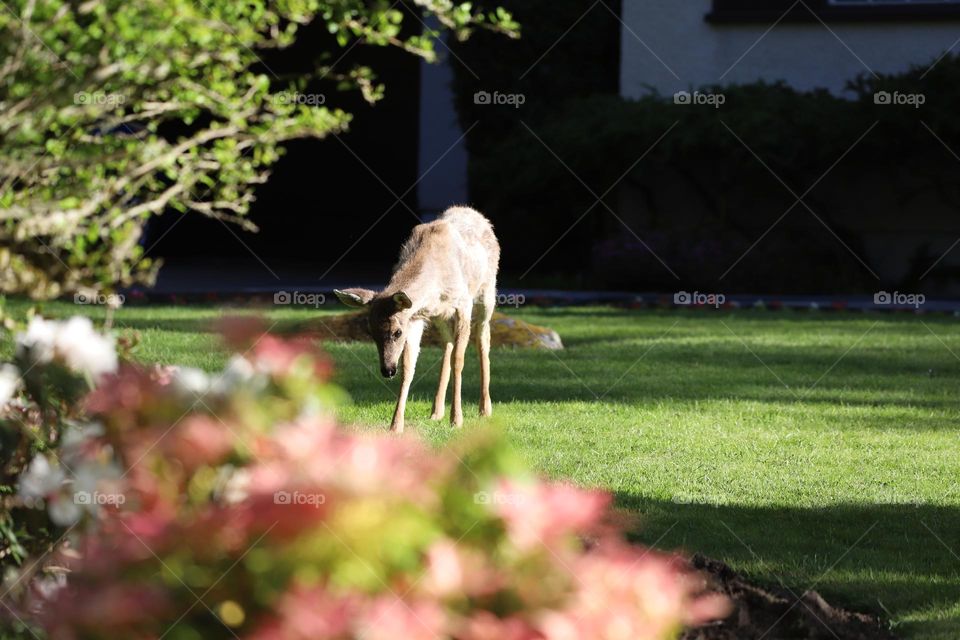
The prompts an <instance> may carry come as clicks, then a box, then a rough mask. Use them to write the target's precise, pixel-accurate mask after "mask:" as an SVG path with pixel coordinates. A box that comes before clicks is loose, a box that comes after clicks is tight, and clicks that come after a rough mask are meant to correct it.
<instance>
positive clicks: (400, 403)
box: [390, 320, 423, 433]
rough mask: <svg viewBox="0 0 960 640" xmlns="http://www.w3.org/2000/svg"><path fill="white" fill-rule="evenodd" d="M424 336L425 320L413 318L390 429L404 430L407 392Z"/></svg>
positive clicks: (408, 391)
mask: <svg viewBox="0 0 960 640" xmlns="http://www.w3.org/2000/svg"><path fill="white" fill-rule="evenodd" d="M421 337H423V321H422V320H413V321H411V322H410V324H409V325H408V327H407V341H406V343H405V344H404V346H403V379H402V381H401V382H400V395H399V396H398V397H397V408H396V409H395V410H394V412H393V421H392V422H391V423H390V430H391V431H396V432H397V433H402V432H403V414H404V412H405V411H406V409H407V394H408V393H410V385H411V384H412V383H413V372H414V371H415V370H416V368H417V356H419V355H420V338H421Z"/></svg>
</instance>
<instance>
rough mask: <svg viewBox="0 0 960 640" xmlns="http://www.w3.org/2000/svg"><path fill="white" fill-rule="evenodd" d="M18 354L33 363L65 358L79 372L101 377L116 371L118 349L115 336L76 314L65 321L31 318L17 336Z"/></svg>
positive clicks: (66, 363) (70, 366)
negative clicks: (108, 334)
mask: <svg viewBox="0 0 960 640" xmlns="http://www.w3.org/2000/svg"><path fill="white" fill-rule="evenodd" d="M16 342H17V350H16V353H17V357H18V358H24V359H26V360H28V361H29V362H31V363H39V364H46V363H48V362H51V361H52V360H54V359H58V360H60V361H62V362H63V363H64V364H65V365H66V366H67V367H69V368H70V369H72V370H73V371H76V372H77V373H81V374H85V375H89V376H90V377H91V378H94V379H96V378H99V377H100V376H102V375H103V374H105V373H109V372H112V371H116V370H117V350H116V345H115V341H114V338H113V336H104V335H101V334H99V333H97V331H96V330H95V329H94V327H93V322H91V321H90V318H85V317H83V316H74V317H72V318H70V319H69V320H67V321H66V322H56V321H53V320H44V319H43V318H41V317H39V316H34V317H33V318H31V319H30V323H29V324H28V325H27V330H26V332H24V333H21V334H18V335H17V339H16Z"/></svg>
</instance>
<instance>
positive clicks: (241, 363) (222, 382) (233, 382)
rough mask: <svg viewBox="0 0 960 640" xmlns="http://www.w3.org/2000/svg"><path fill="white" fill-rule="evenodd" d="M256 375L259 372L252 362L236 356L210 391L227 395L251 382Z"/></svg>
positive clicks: (214, 382)
mask: <svg viewBox="0 0 960 640" xmlns="http://www.w3.org/2000/svg"><path fill="white" fill-rule="evenodd" d="M256 375H257V371H256V369H255V368H254V367H253V365H252V364H250V361H249V360H247V359H246V358H244V357H243V356H241V355H236V354H235V355H234V356H233V357H231V358H230V361H229V362H228V363H227V366H226V367H224V369H223V372H222V373H221V374H220V375H218V376H217V377H216V379H214V381H213V384H212V385H211V386H210V389H211V391H213V392H214V393H217V394H226V393H229V392H231V391H233V390H234V389H236V388H237V387H239V386H240V385H242V384H245V383H247V382H249V381H250V380H252V379H253V378H254V377H255V376H256Z"/></svg>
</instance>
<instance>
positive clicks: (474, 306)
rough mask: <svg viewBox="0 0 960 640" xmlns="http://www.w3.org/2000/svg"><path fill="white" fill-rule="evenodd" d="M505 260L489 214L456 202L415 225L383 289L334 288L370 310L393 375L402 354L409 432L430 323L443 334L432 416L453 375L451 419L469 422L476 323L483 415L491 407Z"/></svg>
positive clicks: (397, 423) (397, 420) (399, 423)
mask: <svg viewBox="0 0 960 640" xmlns="http://www.w3.org/2000/svg"><path fill="white" fill-rule="evenodd" d="M499 264H500V244H499V243H498V242H497V238H496V236H495V235H494V233H493V227H492V226H491V224H490V221H489V220H487V219H486V218H484V217H483V216H482V215H481V214H480V213H478V212H477V211H474V210H473V209H471V208H469V207H451V208H449V209H447V210H446V211H445V212H444V213H443V215H442V216H440V217H439V218H438V219H437V220H435V221H433V222H430V223H427V224H421V225H417V226H416V227H414V229H413V232H412V233H411V234H410V238H409V239H408V240H407V241H406V242H405V243H404V244H403V247H402V248H401V249H400V260H399V261H398V262H397V265H396V267H395V268H394V271H393V276H392V277H391V278H390V283H389V284H388V285H387V287H386V288H385V289H384V290H383V291H381V292H379V293H376V292H373V291H370V290H368V289H346V290H344V291H336V292H335V293H336V294H337V296H338V297H339V298H340V300H341V301H343V302H344V303H345V304H348V305H351V306H363V307H366V308H368V309H369V325H370V333H371V335H372V336H373V339H374V342H376V344H377V350H378V352H379V354H380V371H381V373H382V374H383V375H384V376H386V377H393V375H394V374H395V373H396V371H397V365H398V363H399V360H400V359H401V356H402V358H403V381H402V383H401V387H400V395H399V398H398V400H397V407H396V410H395V411H394V416H393V422H392V424H391V429H393V430H394V431H403V423H404V410H405V408H406V401H407V394H408V393H409V391H410V383H411V382H412V381H413V373H414V369H415V368H416V362H417V356H418V355H419V352H420V340H421V337H422V335H423V330H424V327H425V324H426V323H428V322H429V323H433V324H434V325H435V327H436V328H437V330H438V331H439V332H440V334H441V335H442V336H444V358H443V366H442V367H441V370H440V385H439V387H438V388H437V395H436V397H435V398H434V403H433V413H432V415H431V418H433V419H435V420H439V419H441V418H442V417H443V414H444V400H445V397H446V390H447V384H448V382H449V379H450V377H451V374H452V377H453V400H452V405H453V406H452V409H451V412H450V421H451V422H452V423H453V425H454V426H460V425H461V424H462V423H463V411H462V409H461V402H460V395H461V380H462V372H463V362H464V357H465V352H466V347H467V343H468V341H469V339H470V330H471V325H472V326H473V329H474V334H475V337H476V344H477V351H478V353H479V356H480V380H481V389H480V415H483V416H488V415H490V414H491V413H492V405H491V401H490V316H491V315H492V314H493V309H494V306H495V304H496V288H497V269H498V268H499Z"/></svg>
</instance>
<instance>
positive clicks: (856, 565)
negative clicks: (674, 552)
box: [616, 493, 960, 638]
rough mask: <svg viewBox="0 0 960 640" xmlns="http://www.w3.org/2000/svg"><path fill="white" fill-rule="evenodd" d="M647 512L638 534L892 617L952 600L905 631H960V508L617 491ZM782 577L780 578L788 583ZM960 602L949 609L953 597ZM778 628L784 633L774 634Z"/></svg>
mask: <svg viewBox="0 0 960 640" xmlns="http://www.w3.org/2000/svg"><path fill="white" fill-rule="evenodd" d="M616 504H617V506H618V507H621V508H624V509H628V510H630V511H631V512H633V513H639V514H640V517H641V525H640V528H639V529H638V533H637V534H636V538H637V539H638V540H639V541H641V542H643V543H645V544H654V545H655V546H657V547H658V548H662V549H683V550H684V551H686V552H688V553H694V552H701V553H703V554H704V555H707V556H710V557H713V558H716V559H719V560H723V561H724V562H726V563H728V564H729V565H731V566H732V567H733V568H734V569H736V570H738V571H740V572H741V573H745V574H747V575H749V576H750V578H751V579H753V580H755V581H757V582H760V583H762V584H778V585H779V584H782V583H786V585H787V586H789V588H791V589H792V590H793V591H794V592H796V594H797V596H799V595H801V594H802V593H803V591H804V590H805V589H808V588H811V589H814V590H816V591H819V592H820V593H821V594H823V595H824V597H826V598H827V600H828V601H829V602H830V603H831V604H834V605H837V606H842V607H845V608H849V609H854V610H859V611H866V612H871V613H874V614H877V615H880V616H882V617H884V618H885V619H889V618H890V616H891V615H892V616H893V618H894V619H899V618H903V617H909V616H910V615H911V614H914V613H917V612H922V611H923V610H925V609H927V608H929V607H930V606H931V605H940V606H941V607H943V608H944V609H946V610H948V612H947V613H946V615H945V616H944V617H943V618H942V619H939V620H927V621H924V623H923V624H922V627H921V626H920V625H914V624H912V623H908V624H905V625H904V626H905V629H903V632H904V635H914V634H915V633H918V634H919V635H921V636H923V637H931V636H937V637H941V635H942V637H950V638H956V637H960V611H958V608H957V607H956V603H957V602H958V601H960V557H958V556H957V551H958V549H954V548H953V545H956V544H957V543H958V538H957V533H956V532H957V531H960V509H957V508H955V507H944V506H937V505H911V504H869V505H859V504H839V505H832V506H829V507H823V508H809V509H804V508H796V507H762V508H761V507H744V506H732V505H709V504H684V503H677V502H670V501H664V500H656V499H650V498H647V497H643V496H639V495H636V494H632V493H617V494H616ZM781 581H782V583H781ZM951 606H952V607H953V609H952V610H950V607H951ZM771 637H776V634H775V633H774V634H772V636H771Z"/></svg>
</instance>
